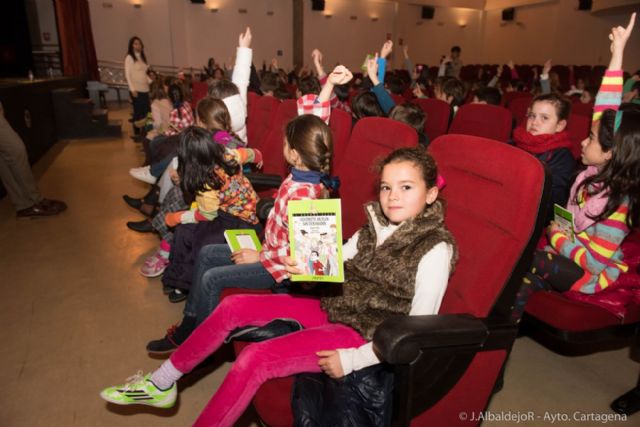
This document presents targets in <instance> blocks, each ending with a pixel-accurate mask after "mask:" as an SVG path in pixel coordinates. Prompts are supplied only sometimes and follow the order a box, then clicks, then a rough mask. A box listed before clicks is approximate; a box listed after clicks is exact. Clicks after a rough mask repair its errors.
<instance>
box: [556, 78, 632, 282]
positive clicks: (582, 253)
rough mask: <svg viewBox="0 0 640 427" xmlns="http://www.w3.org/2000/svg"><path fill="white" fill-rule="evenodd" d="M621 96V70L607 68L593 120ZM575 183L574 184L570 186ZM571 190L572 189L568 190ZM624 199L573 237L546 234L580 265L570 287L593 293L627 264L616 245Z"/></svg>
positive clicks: (622, 232) (623, 232)
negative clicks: (615, 207)
mask: <svg viewBox="0 0 640 427" xmlns="http://www.w3.org/2000/svg"><path fill="white" fill-rule="evenodd" d="M621 100H622V71H621V70H615V71H614V70H607V71H606V73H605V75H604V77H603V78H602V85H601V86H600V91H599V92H598V96H597V97H596V103H595V106H594V108H593V120H594V121H597V120H600V118H601V117H602V113H603V112H604V111H605V110H609V109H610V110H618V107H619V106H620V102H621ZM585 177H586V174H585V173H582V174H580V175H579V176H578V179H579V180H582V179H584V178H585ZM576 187H577V185H575V184H574V187H573V188H574V189H575V188H576ZM572 193H573V191H572ZM586 197H588V196H587V194H586V192H585V191H583V192H582V194H579V195H578V198H577V199H578V201H577V205H578V207H579V208H583V207H584V206H585V202H586ZM574 203H576V201H575V198H574V195H573V194H572V195H571V197H570V198H569V204H570V205H571V204H574ZM627 213H628V200H627V199H626V200H625V201H624V202H623V203H622V204H621V205H620V206H619V207H618V209H617V210H616V211H615V212H613V213H612V214H611V215H609V217H607V218H606V219H604V220H602V221H599V222H596V223H594V224H592V225H591V226H589V227H587V228H586V229H585V230H584V231H582V232H580V233H577V234H576V236H575V241H571V239H570V238H569V237H567V236H566V235H565V234H563V233H562V232H560V231H556V232H554V233H552V234H551V235H550V236H549V240H550V242H551V247H552V248H553V249H554V250H555V251H556V252H558V253H559V254H561V255H563V256H565V257H567V258H569V259H571V260H573V261H574V262H575V263H576V264H577V265H579V266H580V267H582V269H583V270H584V271H585V274H584V275H583V276H582V277H581V278H580V279H579V280H578V281H577V282H576V283H574V284H573V286H572V287H571V290H573V291H579V292H582V293H585V294H593V293H596V292H599V291H601V290H603V289H605V288H607V287H609V286H610V285H611V284H612V283H613V282H615V281H616V279H617V278H618V276H619V275H620V273H621V272H626V271H627V270H628V266H627V265H626V264H625V263H624V261H623V260H622V258H623V254H622V250H621V249H620V245H621V244H622V241H623V240H624V238H625V237H626V236H627V235H628V234H629V229H628V227H627V225H626V220H627Z"/></svg>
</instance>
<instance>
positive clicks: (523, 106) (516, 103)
mask: <svg viewBox="0 0 640 427" xmlns="http://www.w3.org/2000/svg"><path fill="white" fill-rule="evenodd" d="M532 100H533V95H531V94H529V96H526V97H525V96H521V97H518V98H514V99H512V100H511V101H510V102H509V106H508V107H507V109H508V110H509V111H511V114H512V115H513V118H514V119H515V121H516V124H517V125H518V126H520V125H522V124H523V123H524V122H525V121H526V120H527V112H528V111H529V106H530V105H531V101H532Z"/></svg>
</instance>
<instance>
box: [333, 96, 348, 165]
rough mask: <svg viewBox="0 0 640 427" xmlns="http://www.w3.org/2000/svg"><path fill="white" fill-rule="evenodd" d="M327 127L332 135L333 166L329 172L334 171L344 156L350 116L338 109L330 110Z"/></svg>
mask: <svg viewBox="0 0 640 427" xmlns="http://www.w3.org/2000/svg"><path fill="white" fill-rule="evenodd" d="M329 127H330V128H331V134H332V135H333V164H332V166H331V170H333V171H335V170H336V168H337V167H338V164H339V163H340V160H342V157H343V156H344V152H345V150H346V149H347V143H348V142H349V137H350V136H351V114H349V113H347V112H346V111H344V110H341V109H339V108H334V109H332V110H331V118H330V119H329Z"/></svg>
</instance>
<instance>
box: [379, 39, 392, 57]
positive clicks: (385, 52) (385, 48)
mask: <svg viewBox="0 0 640 427" xmlns="http://www.w3.org/2000/svg"><path fill="white" fill-rule="evenodd" d="M392 50H393V42H392V41H391V40H387V41H386V42H384V44H383V45H382V49H380V58H386V57H387V56H389V54H390V53H391V51H392Z"/></svg>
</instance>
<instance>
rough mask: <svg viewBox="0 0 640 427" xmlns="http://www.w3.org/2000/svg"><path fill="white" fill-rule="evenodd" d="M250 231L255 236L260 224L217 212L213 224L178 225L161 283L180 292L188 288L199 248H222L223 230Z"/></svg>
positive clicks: (209, 222) (206, 222)
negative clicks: (214, 245) (254, 231)
mask: <svg viewBox="0 0 640 427" xmlns="http://www.w3.org/2000/svg"><path fill="white" fill-rule="evenodd" d="M247 228H253V229H254V230H256V232H258V233H259V231H260V230H259V228H261V227H260V224H255V225H254V224H251V223H248V222H246V221H243V220H242V219H240V218H238V217H237V216H234V215H230V214H228V213H225V212H222V211H220V212H219V213H218V217H217V218H216V219H214V220H213V221H204V222H199V223H197V224H181V225H179V226H177V227H176V228H175V229H174V233H173V243H172V244H171V253H170V255H169V260H170V261H171V262H170V263H169V266H168V267H167V269H166V270H165V271H164V274H163V276H162V283H163V284H164V285H167V286H171V287H174V288H180V289H187V290H188V289H189V288H191V281H192V279H193V271H194V266H195V262H196V259H197V257H198V253H199V252H200V249H202V247H203V246H206V245H211V244H224V243H225V238H224V232H225V230H238V229H247Z"/></svg>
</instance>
